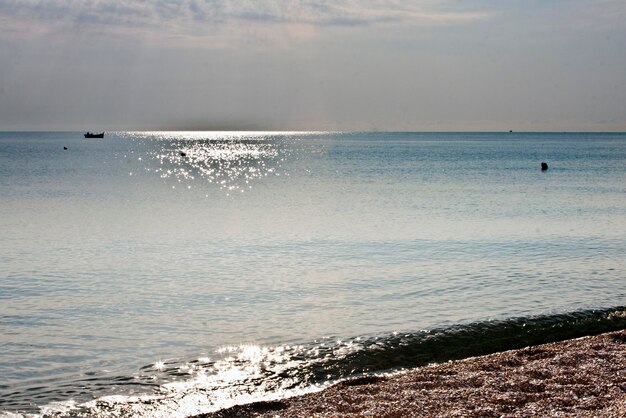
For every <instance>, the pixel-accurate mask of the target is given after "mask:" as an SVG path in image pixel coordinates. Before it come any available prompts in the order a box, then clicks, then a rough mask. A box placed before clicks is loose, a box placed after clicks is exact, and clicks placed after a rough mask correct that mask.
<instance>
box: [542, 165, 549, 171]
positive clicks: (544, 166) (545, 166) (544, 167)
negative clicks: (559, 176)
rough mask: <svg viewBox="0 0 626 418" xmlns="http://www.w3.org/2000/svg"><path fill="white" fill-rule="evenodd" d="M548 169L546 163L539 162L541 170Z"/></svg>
mask: <svg viewBox="0 0 626 418" xmlns="http://www.w3.org/2000/svg"><path fill="white" fill-rule="evenodd" d="M547 169H548V164H547V163H541V171H546V170H547Z"/></svg>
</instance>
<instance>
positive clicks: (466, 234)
mask: <svg viewBox="0 0 626 418" xmlns="http://www.w3.org/2000/svg"><path fill="white" fill-rule="evenodd" d="M64 146H66V147H67V148H68V149H67V150H64V149H63V147H64ZM541 161H546V162H548V164H549V165H550V169H549V170H548V171H547V172H542V171H541V170H540V163H541ZM625 192H626V135H624V134H585V133H580V134H578V133H572V134H522V133H519V134H518V133H513V134H500V133H485V134H481V133H467V134H465V133H436V134H428V133H349V134H337V133H211V132H179V133H174V132H155V133H136V132H135V133H123V132H120V133H107V135H106V137H105V139H104V140H86V139H83V138H82V135H81V134H80V133H0V231H1V232H0V411H4V413H5V414H8V413H10V412H19V413H20V414H23V413H27V414H32V413H42V414H43V415H54V414H57V415H60V416H95V415H100V416H110V415H113V414H114V413H115V414H120V415H122V416H124V415H125V416H133V415H137V414H139V415H144V416H186V415H188V414H192V413H197V412H203V411H207V410H210V409H212V408H213V409H214V408H216V407H219V406H220V405H226V404H228V403H229V402H238V401H241V399H247V398H246V397H254V396H256V397H258V396H263V394H267V393H270V392H271V393H276V391H277V390H282V391H289V390H292V391H293V390H310V389H311V388H314V387H315V386H314V385H319V384H323V383H324V382H323V381H324V380H332V379H336V378H341V377H343V376H346V375H349V374H350V370H348V369H350V367H348V366H346V367H344V368H345V369H346V370H344V368H340V369H341V370H340V371H336V370H334V369H333V370H334V371H333V372H332V373H331V372H329V373H328V376H327V377H325V376H326V375H325V374H324V373H321V372H320V373H318V371H319V370H322V369H324V368H325V367H326V368H327V369H329V370H330V369H332V367H330V366H328V363H323V362H324V361H331V360H332V361H334V360H336V359H338V358H343V357H345V356H350V355H352V354H353V353H355V352H359V351H367V350H369V349H371V347H372V344H379V343H373V342H372V341H385V343H384V344H382V345H381V347H382V346H384V345H385V344H388V345H393V344H395V343H393V344H392V342H393V341H395V340H394V338H396V337H398V336H402V335H407V336H409V335H410V336H415V335H418V334H419V333H420V332H425V331H423V330H436V329H448V328H450V327H455V326H463V325H468V326H469V325H470V324H493V323H494V321H507V320H509V319H510V318H533V317H537V316H544V317H550V315H559V314H563V313H568V312H580V311H588V310H593V309H610V308H615V307H620V306H624V305H626V274H625V273H626V262H625V261H624V260H626V193H625ZM498 323H499V322H498ZM484 327H487V325H484ZM407 338H409V337H407ZM410 338H413V337H410ZM329 347H330V348H329ZM368 347H369V348H368ZM342 356H343V357H342ZM324 359H326V360H324ZM346 364H347V363H346ZM303 365H304V366H303ZM312 365H313V366H312ZM394 365H395V366H398V367H399V366H405V365H404V364H394V363H391V364H385V366H384V368H387V369H388V368H393V367H394ZM305 366H306V367H305ZM316 367H317V369H316ZM342 367H343V366H342ZM381 367H383V366H381ZM305 369H306V370H305ZM318 369H319V370H318ZM370 369H373V366H372V367H369V368H368V370H370ZM303 370H305V371H303ZM316 370H317V371H316ZM338 370H339V369H338ZM351 370H356V368H354V367H353V368H352V369H351ZM269 371H271V373H270V372H269ZM316 373H317V374H316ZM333 373H334V374H333ZM318 375H319V376H318ZM320 376H322V377H325V378H324V379H322V378H320ZM255 379H256V380H255ZM246 381H248V382H250V381H253V382H254V385H253V386H254V388H253V389H251V388H250V386H249V385H248V386H246V384H244V383H242V382H246ZM216 394H218V395H219V396H218V395H216ZM133 396H135V397H134V398H133ZM142 397H143V398H142ZM146 397H151V398H149V399H150V400H151V401H150V402H149V404H150V406H149V407H147V406H146V407H142V408H145V409H138V408H140V407H139V406H137V405H138V403H137V402H136V401H137V399H143V400H144V401H145V400H146V399H147V398H146ZM211 397H213V398H211ZM220 397H221V398H220ZM208 398H211V399H209V400H207V399H208ZM217 398H220V399H217ZM94 399H100V404H99V405H100V406H98V405H96V403H94V402H91V403H89V401H92V400H94ZM216 399H217V400H216ZM105 401H106V402H105ZM220 402H222V403H220ZM103 403H106V404H107V405H108V406H107V407H106V408H104V407H102V406H101V405H102V404H103ZM144 404H145V405H147V404H148V402H144ZM81 414H84V415H81ZM1 415H2V412H0V416H1Z"/></svg>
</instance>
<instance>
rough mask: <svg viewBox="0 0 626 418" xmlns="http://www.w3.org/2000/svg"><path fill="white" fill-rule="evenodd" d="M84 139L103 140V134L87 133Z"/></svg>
mask: <svg viewBox="0 0 626 418" xmlns="http://www.w3.org/2000/svg"><path fill="white" fill-rule="evenodd" d="M85 138H104V132H101V133H99V134H94V133H91V132H87V133H86V134H85Z"/></svg>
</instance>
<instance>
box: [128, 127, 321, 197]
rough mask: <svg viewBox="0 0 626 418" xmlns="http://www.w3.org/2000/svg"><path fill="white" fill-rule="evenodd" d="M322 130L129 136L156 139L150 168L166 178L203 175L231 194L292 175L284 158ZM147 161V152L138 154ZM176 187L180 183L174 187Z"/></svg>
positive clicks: (189, 180)
mask: <svg viewBox="0 0 626 418" xmlns="http://www.w3.org/2000/svg"><path fill="white" fill-rule="evenodd" d="M312 135H316V133H312V132H300V133H293V132H290V133H289V135H285V134H283V133H280V132H136V133H126V134H124V136H125V137H127V138H129V139H132V140H135V141H146V142H150V143H152V145H156V146H152V147H148V149H149V151H148V157H149V159H150V160H152V161H154V162H157V166H156V167H155V168H147V170H150V171H153V172H155V173H156V174H158V175H159V176H160V177H161V178H163V179H166V180H175V181H176V182H178V183H185V184H186V187H187V188H191V187H192V184H193V182H194V181H198V180H202V181H205V182H208V183H210V184H213V185H215V186H217V187H218V188H219V189H221V190H223V191H225V192H226V193H227V194H231V193H243V192H245V191H246V190H249V189H251V188H252V186H253V183H254V182H255V181H258V180H259V179H261V178H265V177H271V176H276V177H277V176H281V175H287V176H288V175H289V173H288V172H287V170H285V167H284V163H285V161H286V160H287V159H288V158H291V157H292V156H293V154H294V151H295V150H296V149H297V148H298V142H299V141H298V140H299V139H300V138H306V137H309V136H312ZM138 161H142V157H138ZM174 187H175V186H174Z"/></svg>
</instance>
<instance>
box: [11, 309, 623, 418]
mask: <svg viewBox="0 0 626 418" xmlns="http://www.w3.org/2000/svg"><path fill="white" fill-rule="evenodd" d="M624 328H626V307H617V308H611V309H601V310H585V311H578V312H572V313H565V314H554V315H538V316H531V317H523V318H512V319H503V320H491V321H483V322H476V323H471V324H466V325H454V326H450V327H442V328H437V329H431V330H421V331H417V332H412V333H403V334H397V333H394V334H390V335H377V336H370V337H366V338H363V337H360V338H354V339H349V340H336V339H332V338H324V339H321V340H318V341H314V342H311V343H309V344H303V345H284V346H277V347H261V346H257V345H239V346H228V347H222V348H220V349H218V350H216V351H215V353H214V356H213V357H206V356H202V357H199V358H197V359H193V360H189V359H187V360H165V361H159V362H157V363H156V364H155V363H153V364H151V365H147V366H145V367H143V368H142V369H141V370H140V373H139V374H138V375H137V376H134V377H126V378H122V377H119V376H118V377H117V378H108V379H104V378H102V379H93V378H91V379H89V380H84V381H81V382H75V383H76V384H77V385H80V386H82V389H83V390H85V389H86V390H87V391H89V390H91V391H92V393H93V394H94V396H95V394H96V393H98V390H97V389H98V387H100V388H102V387H105V388H107V387H108V388H107V389H109V390H110V389H111V387H116V388H117V390H118V394H109V395H100V396H99V397H97V399H95V400H91V401H83V403H81V404H79V403H77V402H76V400H68V401H66V402H50V403H48V404H47V405H46V406H44V407H40V408H39V409H38V410H33V409H32V408H30V409H24V410H25V415H16V414H13V413H9V412H5V413H4V415H2V413H0V417H2V418H9V417H11V418H15V417H21V416H23V417H55V418H65V417H71V418H79V417H80V418H82V417H110V416H115V417H133V416H142V417H151V418H160V417H181V418H182V417H186V416H190V415H194V414H199V413H203V412H210V411H214V410H218V409H222V408H227V407H230V406H233V405H235V404H241V403H247V402H252V401H258V400H274V399H278V398H283V397H288V396H294V395H300V394H304V393H308V392H312V391H317V390H321V389H323V388H324V387H327V386H328V385H330V384H333V383H335V382H338V381H340V380H343V379H346V378H349V377H355V376H362V375H369V374H373V373H381V372H389V371H395V370H401V369H404V368H411V367H417V366H422V365H426V364H429V363H436V362H444V361H448V360H455V359H461V358H466V357H471V356H477V355H483V354H489V353H493V352H498V351H505V350H510V349H516V348H522V347H526V346H530V345H537V344H542V343H548V342H555V341H560V340H565V339H570V338H577V337H582V336H586V335H594V334H599V333H603V332H609V331H614V330H618V329H624ZM156 366H158V367H156ZM151 386H152V387H153V388H154V390H153V391H152V392H151V393H145V391H146V390H147V388H149V387H151ZM137 388H139V389H142V390H143V391H144V393H140V392H141V391H140V392H139V393H134V391H135V390H136V389H137ZM48 389H49V388H48ZM14 395H17V394H14ZM13 400H14V401H15V399H13ZM10 402H11V401H9V403H8V404H7V403H4V401H3V402H2V403H4V405H2V403H0V407H3V408H5V409H11V403H10ZM13 406H17V405H16V404H13ZM23 406H24V405H22V407H23ZM7 407H8V408H7ZM27 413H29V414H30V415H28V414H27Z"/></svg>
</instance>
